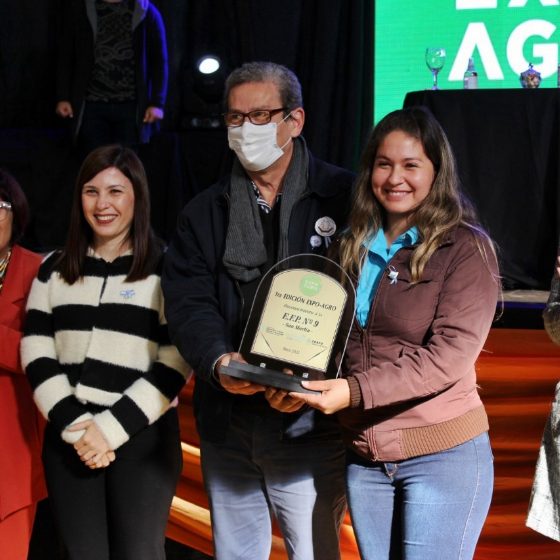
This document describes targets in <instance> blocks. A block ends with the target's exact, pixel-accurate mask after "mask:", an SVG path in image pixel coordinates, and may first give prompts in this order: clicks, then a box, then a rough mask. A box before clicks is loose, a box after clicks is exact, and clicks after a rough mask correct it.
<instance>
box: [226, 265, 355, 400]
mask: <svg viewBox="0 0 560 560" xmlns="http://www.w3.org/2000/svg"><path fill="white" fill-rule="evenodd" d="M355 299H356V296H355V292H354V287H353V286H352V283H351V282H350V278H349V277H348V276H347V274H346V273H345V272H344V271H343V270H342V268H340V267H339V266H338V265H337V264H336V263H335V262H333V261H332V260H330V259H328V258H326V257H322V256H319V255H313V254H301V255H295V256H293V257H288V258H287V259H284V260H282V261H280V262H279V263H277V264H276V265H275V266H274V267H272V268H271V269H270V270H269V271H268V272H267V273H266V274H265V275H264V276H263V278H262V280H261V282H260V284H259V287H258V288H257V292H256V295H255V298H254V300H253V304H252V307H251V312H250V315H249V319H248V321H247V326H246V327H245V332H244V333H243V338H242V340H241V347H240V349H239V353H240V354H241V355H242V356H243V358H244V359H245V360H247V363H242V362H237V361H233V360H232V361H230V362H229V364H228V365H227V366H221V367H220V373H223V374H226V375H230V376H232V377H237V378H241V379H247V380H249V381H252V382H254V383H259V384H260V385H265V386H272V387H277V388H280V389H285V390H287V391H297V392H303V393H315V391H310V390H308V389H305V388H304V387H302V385H301V382H302V381H304V380H319V379H334V378H336V377H337V376H338V374H339V370H340V363H341V359H342V355H343V353H344V350H345V348H346V342H347V340H348V334H349V333H350V327H351V325H352V321H353V319H354V310H355ZM286 370H289V371H286Z"/></svg>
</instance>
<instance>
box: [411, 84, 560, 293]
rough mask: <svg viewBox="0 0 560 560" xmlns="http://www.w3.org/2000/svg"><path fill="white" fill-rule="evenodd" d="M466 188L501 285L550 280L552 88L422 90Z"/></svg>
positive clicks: (558, 225) (559, 166)
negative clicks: (491, 244)
mask: <svg viewBox="0 0 560 560" xmlns="http://www.w3.org/2000/svg"><path fill="white" fill-rule="evenodd" d="M413 105H424V106H426V107H428V108H429V109H430V110H431V111H432V113H433V114H434V115H435V117H436V118H437V119H438V121H439V122H440V123H441V125H442V126H443V128H444V129H445V131H446V133H447V135H448V138H449V141H450V143H451V146H452V147H453V151H454V153H455V155H456V158H457V162H458V166H459V175H460V177H461V180H462V183H463V186H464V188H465V190H466V192H467V193H468V194H469V195H470V197H471V199H472V200H473V202H474V203H475V206H476V207H477V209H478V212H479V215H480V217H481V219H482V221H483V223H484V225H485V226H486V228H487V229H488V230H489V232H490V234H491V235H492V237H493V238H494V240H495V241H496V242H497V244H498V246H499V249H500V260H501V272H502V275H503V277H504V284H505V287H506V288H508V289H541V290H547V289H549V287H550V279H551V277H552V272H553V265H554V262H555V255H556V251H557V247H558V240H559V236H560V89H536V90H528V89H521V88H520V89H495V90H488V89H479V90H448V91H445V90H438V91H432V90H425V91H415V92H410V93H408V94H407V95H406V97H405V100H404V106H405V107H410V106H413Z"/></svg>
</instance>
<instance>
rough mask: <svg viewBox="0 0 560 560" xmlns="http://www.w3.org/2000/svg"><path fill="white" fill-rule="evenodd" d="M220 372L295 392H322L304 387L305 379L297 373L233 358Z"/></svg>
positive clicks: (221, 367)
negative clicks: (293, 373) (292, 373)
mask: <svg viewBox="0 0 560 560" xmlns="http://www.w3.org/2000/svg"><path fill="white" fill-rule="evenodd" d="M220 373H223V374H224V375H230V376H231V377H237V378H238V379H246V380H247V381H252V382H253V383H258V384H259V385H264V386H265V387H276V388H277V389H284V390H285V391H293V392H294V393H311V394H317V393H320V392H321V391H312V390H311V389H306V388H305V387H302V385H301V382H302V381H304V380H303V379H302V378H301V377H298V376H296V375H289V374H287V373H283V372H281V371H276V370H273V369H266V368H262V367H260V366H253V365H251V364H246V363H242V362H236V361H235V360H231V361H230V362H229V364H228V365H227V366H220Z"/></svg>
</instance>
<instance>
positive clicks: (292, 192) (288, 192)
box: [223, 136, 309, 282]
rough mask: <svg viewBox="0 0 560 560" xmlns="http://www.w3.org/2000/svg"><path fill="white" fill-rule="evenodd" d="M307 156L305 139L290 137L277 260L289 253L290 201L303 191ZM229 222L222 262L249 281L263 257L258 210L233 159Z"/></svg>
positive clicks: (248, 181) (236, 276) (293, 201)
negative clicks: (292, 145) (289, 156)
mask: <svg viewBox="0 0 560 560" xmlns="http://www.w3.org/2000/svg"><path fill="white" fill-rule="evenodd" d="M308 166H309V155H308V153H307V146H306V145H305V140H304V139H303V138H302V137H301V136H300V137H297V138H295V139H294V151H293V154H292V160H291V161H290V165H289V167H288V170H287V171H286V175H285V176H284V180H283V183H282V185H283V187H282V204H281V206H280V236H279V244H278V255H277V260H279V261H280V260H282V259H284V258H286V257H288V256H289V248H288V228H289V225H290V216H291V214H292V209H293V207H294V204H295V203H296V202H297V201H298V200H300V199H301V198H302V197H303V196H304V195H305V193H306V189H307V173H308ZM230 184H231V187H230V206H229V224H228V230H227V234H226V249H225V252H224V259H223V262H224V265H225V267H226V269H227V271H228V272H229V273H230V274H231V275H232V276H233V277H234V278H235V279H236V280H240V281H241V282H250V281H251V280H254V279H255V278H258V277H259V276H260V275H261V271H260V269H259V267H260V266H262V265H263V264H264V263H265V262H266V260H267V255H266V248H265V246H264V241H263V230H262V224H261V216H260V214H259V212H260V210H259V208H258V204H257V199H256V197H255V192H254V190H253V186H252V185H251V180H250V179H249V177H248V176H247V174H246V173H245V170H244V169H243V167H242V166H241V164H240V163H239V160H237V159H236V160H235V162H234V164H233V169H232V172H231V183H230Z"/></svg>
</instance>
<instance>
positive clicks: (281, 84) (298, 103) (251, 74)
mask: <svg viewBox="0 0 560 560" xmlns="http://www.w3.org/2000/svg"><path fill="white" fill-rule="evenodd" d="M248 82H273V83H274V84H276V87H277V88H278V92H279V93H280V100H281V102H282V106H283V107H286V109H287V110H289V111H291V110H292V109H296V108H297V107H303V99H302V96H301V84H300V83H299V80H298V79H297V76H296V75H295V74H294V73H293V72H292V71H291V70H290V69H289V68H286V66H282V64H276V63H274V62H246V63H245V64H243V65H242V66H240V67H239V68H236V69H235V70H233V72H232V73H231V74H230V75H229V76H228V77H227V80H226V87H225V92H224V106H225V107H226V109H227V103H228V97H229V92H230V91H231V89H232V88H234V87H235V86H239V85H241V84H246V83H248Z"/></svg>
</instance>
